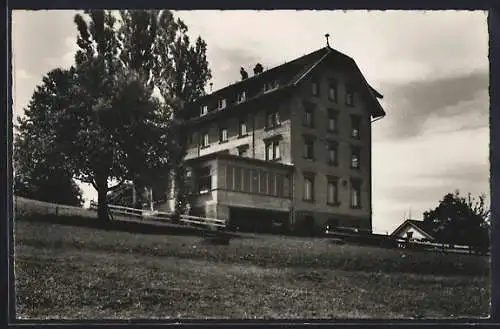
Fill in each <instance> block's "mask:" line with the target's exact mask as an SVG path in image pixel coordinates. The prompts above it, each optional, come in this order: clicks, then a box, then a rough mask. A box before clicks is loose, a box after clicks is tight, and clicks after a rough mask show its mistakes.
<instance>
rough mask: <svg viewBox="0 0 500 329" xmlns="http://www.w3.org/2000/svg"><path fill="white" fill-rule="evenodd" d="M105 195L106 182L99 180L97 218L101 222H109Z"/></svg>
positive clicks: (106, 192)
mask: <svg viewBox="0 0 500 329" xmlns="http://www.w3.org/2000/svg"><path fill="white" fill-rule="evenodd" d="M107 194H108V182H107V180H103V179H101V180H100V181H99V182H97V202H98V206H97V218H99V220H102V221H108V220H109V214H108V203H107Z"/></svg>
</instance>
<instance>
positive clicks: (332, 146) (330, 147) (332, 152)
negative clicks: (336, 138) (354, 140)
mask: <svg viewBox="0 0 500 329" xmlns="http://www.w3.org/2000/svg"><path fill="white" fill-rule="evenodd" d="M327 151H328V152H327V155H328V161H327V162H328V164H331V165H336V164H337V151H338V144H337V143H336V142H328V144H327Z"/></svg>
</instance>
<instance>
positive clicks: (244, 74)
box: [240, 68, 248, 81]
mask: <svg viewBox="0 0 500 329" xmlns="http://www.w3.org/2000/svg"><path fill="white" fill-rule="evenodd" d="M240 74H241V80H242V81H243V80H246V79H248V73H247V71H245V69H244V68H241V69H240Z"/></svg>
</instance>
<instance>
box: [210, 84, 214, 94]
mask: <svg viewBox="0 0 500 329" xmlns="http://www.w3.org/2000/svg"><path fill="white" fill-rule="evenodd" d="M213 86H214V83H213V82H210V92H212V87H213Z"/></svg>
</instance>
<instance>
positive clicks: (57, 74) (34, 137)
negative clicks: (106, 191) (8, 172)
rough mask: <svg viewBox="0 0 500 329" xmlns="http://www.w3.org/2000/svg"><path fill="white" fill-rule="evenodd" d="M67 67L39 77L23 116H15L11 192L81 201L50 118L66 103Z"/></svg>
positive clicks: (43, 198) (72, 202) (66, 201)
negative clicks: (12, 185) (38, 83)
mask: <svg viewBox="0 0 500 329" xmlns="http://www.w3.org/2000/svg"><path fill="white" fill-rule="evenodd" d="M70 78H71V73H70V71H66V70H61V69H55V70H52V71H50V72H49V73H48V74H47V75H45V76H44V77H43V81H42V83H41V84H40V85H39V86H37V88H36V90H35V92H34V93H33V95H32V97H31V100H30V103H29V104H28V106H27V107H26V108H25V109H24V113H25V117H24V118H19V119H18V125H17V126H16V128H17V133H16V136H15V140H14V172H15V175H14V194H16V195H18V196H23V197H27V198H32V199H36V200H41V201H47V202H54V203H61V204H68V205H73V206H81V205H82V193H81V190H80V188H79V187H78V185H77V184H76V183H75V182H74V181H73V178H72V174H71V171H69V170H68V169H66V168H65V166H64V163H65V157H64V156H63V155H62V154H60V153H59V152H58V150H57V145H55V144H54V140H53V138H52V135H53V133H54V130H53V127H52V125H51V122H54V121H55V120H57V117H59V116H60V115H61V109H63V108H64V107H66V106H68V105H69V103H68V102H67V100H68V99H67V98H64V97H60V95H67V94H68V92H69V90H70V89H71V79H70Z"/></svg>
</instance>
